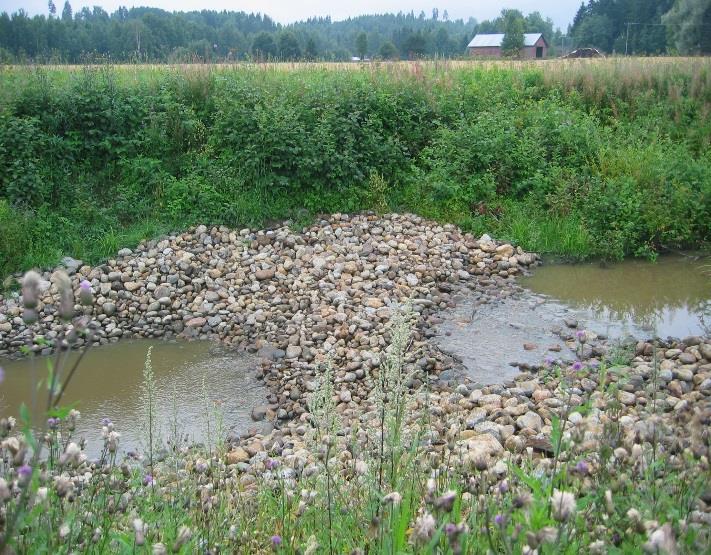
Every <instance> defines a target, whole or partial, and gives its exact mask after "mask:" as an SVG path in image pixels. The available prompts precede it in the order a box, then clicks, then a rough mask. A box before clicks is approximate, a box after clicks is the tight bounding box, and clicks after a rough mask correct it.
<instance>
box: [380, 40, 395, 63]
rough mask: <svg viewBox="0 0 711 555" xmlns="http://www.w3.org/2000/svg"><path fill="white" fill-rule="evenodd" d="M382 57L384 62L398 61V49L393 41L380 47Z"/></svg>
mask: <svg viewBox="0 0 711 555" xmlns="http://www.w3.org/2000/svg"><path fill="white" fill-rule="evenodd" d="M380 57H381V58H383V59H384V60H395V59H397V47H396V46H395V45H394V44H393V43H392V41H388V42H384V43H383V45H382V46H381V47H380Z"/></svg>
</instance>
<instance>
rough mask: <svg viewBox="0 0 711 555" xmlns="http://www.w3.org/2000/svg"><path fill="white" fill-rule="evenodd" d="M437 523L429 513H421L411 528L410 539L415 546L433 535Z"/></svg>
mask: <svg viewBox="0 0 711 555" xmlns="http://www.w3.org/2000/svg"><path fill="white" fill-rule="evenodd" d="M436 526H437V523H436V522H435V519H434V517H433V516H432V515H431V514H430V513H427V512H425V513H423V514H421V515H420V516H418V517H417V519H416V520H415V524H414V526H413V527H412V536H411V539H412V541H414V542H415V543H416V544H420V543H425V542H427V541H428V540H429V539H430V538H431V537H432V535H433V534H434V531H435V528H436Z"/></svg>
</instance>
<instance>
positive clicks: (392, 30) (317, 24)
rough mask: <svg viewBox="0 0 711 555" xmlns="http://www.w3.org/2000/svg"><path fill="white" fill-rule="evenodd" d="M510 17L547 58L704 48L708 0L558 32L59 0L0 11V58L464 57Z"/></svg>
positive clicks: (605, 5)
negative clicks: (44, 7)
mask: <svg viewBox="0 0 711 555" xmlns="http://www.w3.org/2000/svg"><path fill="white" fill-rule="evenodd" d="M512 16H513V17H512ZM513 20H518V22H519V25H517V26H516V28H517V29H523V32H541V33H543V34H544V35H545V36H546V39H547V40H548V42H549V44H550V46H551V49H550V51H549V55H550V56H556V55H559V54H560V52H561V49H563V50H570V49H571V48H573V47H576V46H594V47H596V48H599V49H600V50H602V51H604V52H607V53H613V52H616V53H625V52H628V53H630V54H638V55H653V54H663V53H669V52H681V53H707V52H709V51H711V47H710V45H709V40H710V39H709V37H711V0H590V1H589V2H588V3H587V4H586V3H583V4H582V5H581V7H580V9H579V11H578V13H577V15H576V17H575V20H574V21H573V23H572V25H571V26H570V27H569V28H568V30H567V33H564V32H562V31H561V30H559V29H554V26H553V22H552V20H551V19H550V18H546V17H545V16H544V15H541V14H540V13H539V12H533V13H530V14H528V15H524V14H522V13H520V12H518V11H516V10H503V11H502V14H501V16H499V17H498V18H496V19H494V20H490V21H481V22H479V21H477V20H476V19H474V18H470V19H468V20H466V21H465V20H463V19H456V20H452V19H450V18H449V16H448V14H447V11H446V10H445V11H443V12H441V13H440V11H439V10H438V9H437V8H435V9H433V10H432V12H431V13H430V14H426V13H425V12H420V13H419V14H415V13H414V12H409V13H398V14H383V15H363V16H359V17H354V18H349V19H346V20H344V21H332V20H331V18H330V17H318V18H310V19H307V20H305V21H301V22H297V23H293V24H289V25H282V24H279V23H276V22H275V21H274V20H273V19H271V18H270V17H269V16H268V15H263V14H247V13H245V12H227V11H222V12H217V11H209V10H203V11H199V12H167V11H164V10H160V9H157V8H131V9H127V8H125V7H121V8H119V9H118V10H116V11H115V12H113V13H111V14H109V13H107V12H106V11H105V10H103V9H102V8H100V7H94V8H92V9H89V8H82V9H81V10H80V11H77V12H74V11H73V10H72V6H71V4H70V3H69V1H68V0H67V1H66V2H65V3H64V5H63V7H62V9H61V11H59V10H58V8H57V6H55V4H54V3H53V0H49V3H48V14H47V15H46V16H45V15H36V16H33V17H30V16H28V15H27V13H26V12H25V11H24V10H19V11H18V12H15V13H13V14H8V13H6V12H3V13H2V14H0V62H4V63H14V62H49V63H81V62H86V61H93V60H96V59H98V58H107V59H110V60H113V61H116V62H194V61H203V62H215V61H240V60H251V61H265V60H283V61H291V60H293V61H295V60H323V61H343V60H349V59H351V57H354V56H356V57H359V58H371V59H374V58H379V59H419V58H434V57H441V58H457V57H462V56H465V55H466V45H467V43H468V42H469V41H470V40H471V38H472V37H473V36H474V35H475V34H477V33H495V32H499V33H505V32H507V31H508V29H507V26H508V25H509V24H510V22H511V21H513ZM705 31H708V32H705Z"/></svg>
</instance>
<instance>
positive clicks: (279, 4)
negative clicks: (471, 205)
mask: <svg viewBox="0 0 711 555" xmlns="http://www.w3.org/2000/svg"><path fill="white" fill-rule="evenodd" d="M54 2H55V4H56V5H57V11H58V12H61V11H62V6H63V5H64V0H54ZM70 4H71V5H72V8H73V9H74V11H75V12H76V11H78V10H80V9H81V8H82V7H84V6H101V7H102V8H104V9H105V10H106V11H108V12H113V11H114V10H115V9H116V8H118V7H119V6H127V7H131V6H151V7H156V8H162V9H164V10H169V11H190V10H202V9H210V10H231V11H245V12H261V13H264V14H267V15H269V16H270V17H272V18H273V19H275V20H276V21H278V22H280V23H291V22H293V21H298V20H302V19H306V18H308V17H311V16H315V15H317V16H326V15H330V16H331V17H332V18H333V19H334V20H339V19H345V18H347V17H349V16H355V15H362V14H373V13H385V12H394V13H397V12H398V11H403V12H409V11H410V10H414V11H415V13H416V14H418V13H419V12H420V10H424V11H425V13H426V14H427V15H428V16H429V15H431V13H432V8H434V7H436V8H438V9H439V13H440V15H441V14H442V13H444V10H447V11H448V12H449V17H450V19H458V18H463V19H465V20H466V19H468V18H469V17H475V18H476V19H477V20H479V21H482V20H484V19H491V18H492V17H495V16H496V15H497V14H498V13H499V12H501V9H502V8H518V9H519V10H521V11H522V12H524V14H525V13H528V12H532V11H536V10H537V11H540V12H541V13H542V14H543V16H544V17H550V18H551V19H552V20H553V21H554V22H555V25H556V26H558V27H560V28H561V29H563V30H565V29H566V28H567V26H568V24H569V23H570V22H572V20H573V16H574V15H575V12H576V11H577V9H578V7H580V0H503V1H502V0H359V1H358V2H333V1H332V0H300V1H295V0H267V1H263V0H73V1H72V0H70ZM20 8H24V9H25V11H27V12H28V13H29V14H30V15H35V14H46V13H47V0H0V10H2V11H7V12H15V11H17V10H19V9H20Z"/></svg>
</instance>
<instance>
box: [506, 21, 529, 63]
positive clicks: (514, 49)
mask: <svg viewBox="0 0 711 555" xmlns="http://www.w3.org/2000/svg"><path fill="white" fill-rule="evenodd" d="M501 15H502V16H503V20H504V39H503V40H502V41H501V52H502V54H503V55H504V56H507V57H517V56H520V55H521V49H522V48H523V46H524V36H523V33H524V30H525V27H526V22H525V20H524V19H523V15H522V14H521V12H519V11H518V10H504V11H503V12H502V14H501Z"/></svg>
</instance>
